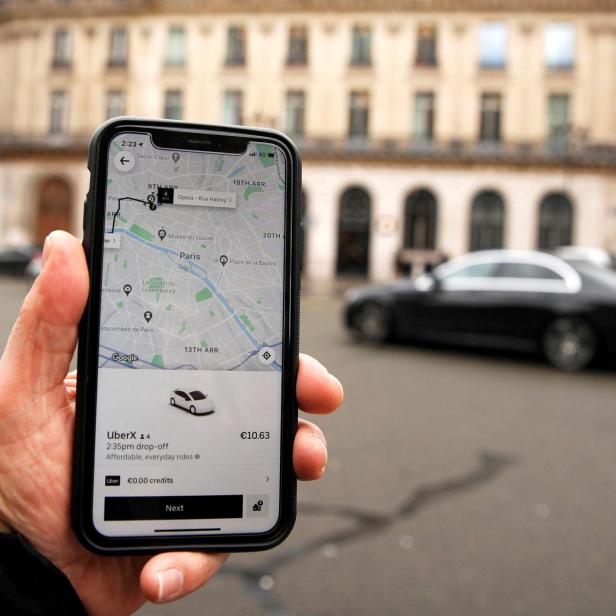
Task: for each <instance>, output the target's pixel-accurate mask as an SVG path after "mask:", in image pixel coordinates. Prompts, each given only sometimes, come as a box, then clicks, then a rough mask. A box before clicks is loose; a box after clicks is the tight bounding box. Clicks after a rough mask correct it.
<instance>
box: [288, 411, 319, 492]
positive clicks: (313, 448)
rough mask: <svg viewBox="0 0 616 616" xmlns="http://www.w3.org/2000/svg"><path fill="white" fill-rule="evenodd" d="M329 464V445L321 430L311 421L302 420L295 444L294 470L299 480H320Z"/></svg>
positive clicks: (299, 423)
mask: <svg viewBox="0 0 616 616" xmlns="http://www.w3.org/2000/svg"><path fill="white" fill-rule="evenodd" d="M326 464H327V443H326V442H325V435H324V434H323V432H322V431H321V429H320V428H319V427H318V426H316V425H315V424H313V423H312V422H311V421H306V420H305V419H300V420H299V422H298V426H297V433H296V434H295V442H294V443H293V468H294V469H295V474H296V475H297V478H298V479H303V480H304V481H312V480H313V479H319V478H321V477H322V476H323V473H324V472H325V465H326Z"/></svg>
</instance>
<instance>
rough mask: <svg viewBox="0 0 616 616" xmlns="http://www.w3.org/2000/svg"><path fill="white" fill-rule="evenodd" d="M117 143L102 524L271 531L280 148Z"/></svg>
mask: <svg viewBox="0 0 616 616" xmlns="http://www.w3.org/2000/svg"><path fill="white" fill-rule="evenodd" d="M247 143H248V145H247V147H246V150H245V151H243V152H242V153H240V154H237V153H224V152H206V151H196V150H184V151H182V150H169V149H165V148H159V147H157V146H156V145H155V141H154V140H153V139H152V135H151V134H149V133H132V132H131V133H121V134H118V135H116V136H115V137H114V138H113V139H112V141H111V142H110V145H109V150H108V157H107V180H106V181H107V186H106V212H105V225H104V248H103V259H102V272H101V280H102V284H101V293H100V297H101V304H100V325H99V353H98V388H97V407H96V441H95V443H96V444H95V452H94V453H95V460H94V489H93V522H94V526H95V528H96V529H97V530H98V532H99V533H101V534H102V535H106V536H110V537H119V536H135V537H136V536H164V535H167V536H171V535H172V534H176V535H181V534H182V533H188V534H191V535H195V534H204V535H208V534H213V535H215V534H228V533H231V534H236V533H261V532H267V531H268V530H270V529H272V528H273V527H274V526H275V525H276V523H277V521H278V516H279V506H280V498H279V491H280V463H281V460H280V455H281V454H280V451H281V421H282V415H281V388H282V365H283V361H282V347H283V344H282V343H283V340H282V335H283V280H284V267H285V258H284V255H285V252H284V251H285V249H284V227H285V203H286V197H285V185H286V158H285V154H284V151H283V150H282V149H281V148H279V147H277V146H275V145H272V144H269V143H259V142H254V141H248V142H247Z"/></svg>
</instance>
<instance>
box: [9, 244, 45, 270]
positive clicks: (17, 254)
mask: <svg viewBox="0 0 616 616" xmlns="http://www.w3.org/2000/svg"><path fill="white" fill-rule="evenodd" d="M39 255H40V250H39V249H38V248H35V247H33V246H22V247H18V248H6V249H5V250H2V251H0V274H5V275H9V276H23V275H24V274H26V273H27V272H28V269H29V266H30V262H31V261H32V260H33V259H36V258H37V257H38V256H39Z"/></svg>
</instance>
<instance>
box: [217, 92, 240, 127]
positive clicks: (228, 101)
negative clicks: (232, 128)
mask: <svg viewBox="0 0 616 616" xmlns="http://www.w3.org/2000/svg"><path fill="white" fill-rule="evenodd" d="M242 99H243V95H242V93H241V92H240V91H239V90H227V91H226V92H225V97H224V101H223V111H222V121H223V123H224V124H235V125H238V124H243V117H242V116H243V113H242V103H243V100H242Z"/></svg>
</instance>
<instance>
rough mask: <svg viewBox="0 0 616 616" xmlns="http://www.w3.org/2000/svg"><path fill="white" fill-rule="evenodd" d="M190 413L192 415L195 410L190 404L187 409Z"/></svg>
mask: <svg viewBox="0 0 616 616" xmlns="http://www.w3.org/2000/svg"><path fill="white" fill-rule="evenodd" d="M188 410H189V411H190V413H191V415H194V414H195V413H196V412H197V409H196V408H195V407H194V406H193V405H192V404H191V405H190V408H189V409H188Z"/></svg>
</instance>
